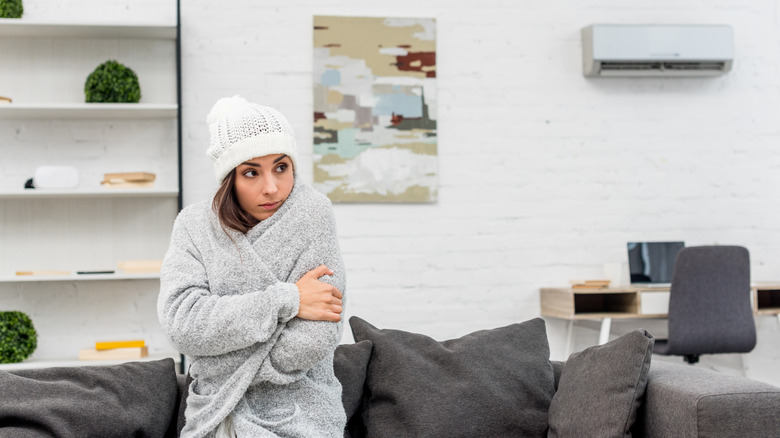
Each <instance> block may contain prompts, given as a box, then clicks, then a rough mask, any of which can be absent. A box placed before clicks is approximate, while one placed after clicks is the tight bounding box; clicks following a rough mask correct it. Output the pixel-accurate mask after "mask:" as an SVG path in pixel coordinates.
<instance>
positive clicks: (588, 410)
mask: <svg viewBox="0 0 780 438" xmlns="http://www.w3.org/2000/svg"><path fill="white" fill-rule="evenodd" d="M652 352H653V336H652V335H651V334H650V333H649V332H647V331H646V330H642V329H639V330H634V331H631V332H629V333H626V334H625V335H623V336H620V337H619V338H617V339H614V340H612V341H610V342H607V343H606V344H604V345H598V346H595V347H590V348H587V349H585V350H583V351H581V352H579V353H574V354H572V355H571V356H569V360H567V361H566V364H565V365H564V366H563V371H562V372H561V377H560V380H559V382H558V390H557V392H556V393H555V396H554V397H553V399H552V403H551V404H550V413H549V414H550V415H549V422H550V430H549V432H548V435H547V436H548V437H582V436H598V437H625V436H631V433H630V429H631V426H632V425H633V424H634V421H635V420H636V415H637V409H638V408H639V405H640V404H641V402H642V396H643V394H644V392H645V388H646V386H647V372H648V370H649V369H650V359H651V358H652Z"/></svg>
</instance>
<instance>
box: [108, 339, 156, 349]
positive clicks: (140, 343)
mask: <svg viewBox="0 0 780 438" xmlns="http://www.w3.org/2000/svg"><path fill="white" fill-rule="evenodd" d="M139 347H146V342H145V341H144V340H143V339H128V340H124V341H98V342H95V350H98V351H102V350H112V349H114V348H139Z"/></svg>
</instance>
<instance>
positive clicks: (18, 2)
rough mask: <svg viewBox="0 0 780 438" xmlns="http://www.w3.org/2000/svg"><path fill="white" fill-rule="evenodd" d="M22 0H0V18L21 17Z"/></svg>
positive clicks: (22, 9)
mask: <svg viewBox="0 0 780 438" xmlns="http://www.w3.org/2000/svg"><path fill="white" fill-rule="evenodd" d="M23 13H24V7H23V6H22V0H0V18H22V14H23Z"/></svg>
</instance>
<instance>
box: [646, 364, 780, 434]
mask: <svg viewBox="0 0 780 438" xmlns="http://www.w3.org/2000/svg"><path fill="white" fill-rule="evenodd" d="M778 412H780V388H778V387H775V386H772V385H769V384H766V383H762V382H757V381H755V380H750V379H747V378H745V377H741V376H734V375H729V374H723V373H718V372H715V371H711V370H707V369H703V368H697V367H695V366H691V365H679V364H673V363H668V362H653V364H652V365H651V367H650V372H649V375H648V379H647V390H646V392H645V400H644V402H643V403H642V406H641V407H640V412H639V416H638V419H637V424H635V427H634V432H635V435H636V436H639V437H669V436H676V437H700V436H721V437H744V436H756V437H758V436H780V416H778V415H777V413H778Z"/></svg>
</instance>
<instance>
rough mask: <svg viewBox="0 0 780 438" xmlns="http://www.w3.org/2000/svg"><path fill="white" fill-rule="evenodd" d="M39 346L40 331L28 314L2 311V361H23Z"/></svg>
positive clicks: (0, 347) (0, 361) (0, 335)
mask: <svg viewBox="0 0 780 438" xmlns="http://www.w3.org/2000/svg"><path fill="white" fill-rule="evenodd" d="M37 347H38V333H37V332H36V331H35V327H33V323H32V320H30V317H29V316H27V314H25V313H23V312H18V311H10V312H0V363H16V362H21V361H23V360H25V359H27V358H28V357H30V355H31V354H33V352H34V351H35V348H37Z"/></svg>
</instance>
